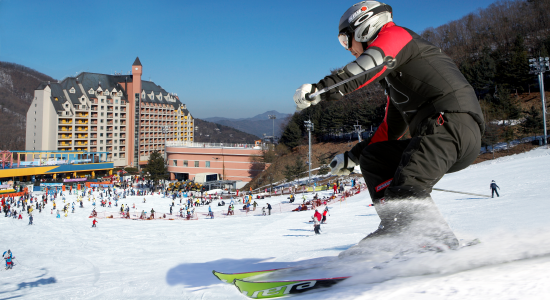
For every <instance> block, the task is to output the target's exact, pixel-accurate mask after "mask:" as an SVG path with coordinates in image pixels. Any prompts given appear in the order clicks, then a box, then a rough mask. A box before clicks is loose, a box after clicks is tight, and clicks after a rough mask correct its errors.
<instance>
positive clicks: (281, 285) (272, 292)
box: [234, 277, 349, 299]
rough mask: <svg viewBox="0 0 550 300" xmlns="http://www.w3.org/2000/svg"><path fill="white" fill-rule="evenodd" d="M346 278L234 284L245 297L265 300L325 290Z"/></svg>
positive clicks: (239, 280) (242, 281)
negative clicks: (266, 299) (320, 289)
mask: <svg viewBox="0 0 550 300" xmlns="http://www.w3.org/2000/svg"><path fill="white" fill-rule="evenodd" d="M347 278H349V277H335V278H323V279H308V280H289V281H263V282H258V281H256V282H253V281H245V280H242V279H235V282H234V284H235V286H237V288H238V289H239V291H240V292H241V293H242V294H243V295H245V296H248V297H250V298H254V299H265V298H277V297H283V296H287V295H292V294H298V293H303V292H308V291H311V290H314V289H319V288H327V287H330V286H332V285H334V284H336V283H338V282H340V281H342V280H345V279H347Z"/></svg>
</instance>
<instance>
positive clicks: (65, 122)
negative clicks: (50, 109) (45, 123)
mask: <svg viewBox="0 0 550 300" xmlns="http://www.w3.org/2000/svg"><path fill="white" fill-rule="evenodd" d="M59 124H73V120H71V119H59Z"/></svg>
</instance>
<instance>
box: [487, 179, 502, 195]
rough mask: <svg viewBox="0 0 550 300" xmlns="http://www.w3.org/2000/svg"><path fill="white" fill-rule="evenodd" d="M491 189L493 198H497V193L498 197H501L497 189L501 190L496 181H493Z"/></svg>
mask: <svg viewBox="0 0 550 300" xmlns="http://www.w3.org/2000/svg"><path fill="white" fill-rule="evenodd" d="M489 187H490V188H491V198H495V193H497V197H500V195H499V194H498V191H497V189H500V187H499V186H498V185H497V183H496V182H495V181H494V180H493V181H491V185H490V186H489Z"/></svg>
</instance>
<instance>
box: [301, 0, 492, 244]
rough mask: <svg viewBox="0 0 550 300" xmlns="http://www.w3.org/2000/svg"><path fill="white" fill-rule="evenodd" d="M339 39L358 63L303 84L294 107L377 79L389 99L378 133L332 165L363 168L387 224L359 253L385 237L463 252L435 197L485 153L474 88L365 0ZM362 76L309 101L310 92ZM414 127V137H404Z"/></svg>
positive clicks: (345, 21)
mask: <svg viewBox="0 0 550 300" xmlns="http://www.w3.org/2000/svg"><path fill="white" fill-rule="evenodd" d="M338 39H339V41H340V43H341V44H342V46H343V47H344V48H345V49H346V50H349V51H350V52H351V54H352V55H353V56H355V57H356V60H355V61H353V62H351V63H349V64H348V65H346V66H345V67H344V68H342V69H341V70H339V71H337V72H334V73H333V74H331V75H329V76H327V77H325V78H324V79H322V80H321V81H319V82H318V83H317V84H313V85H312V84H304V85H302V86H301V87H300V88H298V89H297V90H296V93H295V95H294V102H295V103H296V105H297V107H298V109H305V108H307V107H309V106H311V105H315V104H317V103H319V102H320V101H331V100H340V99H341V98H342V97H343V95H345V94H349V93H351V92H353V91H355V90H357V89H360V88H362V87H364V86H366V85H369V84H372V83H375V82H379V83H380V84H381V85H382V87H383V88H384V89H385V91H386V93H387V95H388V97H387V105H386V112H385V117H384V120H383V122H382V124H380V126H379V127H378V129H377V131H376V132H375V134H374V135H373V136H372V137H370V138H368V139H366V140H364V141H362V142H361V143H358V144H356V145H355V146H354V147H353V148H352V149H351V150H350V151H346V152H345V153H342V154H338V155H337V156H336V157H335V158H334V159H333V160H332V161H331V163H330V167H331V173H332V174H333V175H347V174H349V173H350V171H351V170H352V169H353V167H355V166H356V165H359V166H360V167H361V172H362V174H363V177H364V179H365V182H366V184H367V187H368V189H369V193H370V195H371V199H373V202H374V204H375V208H376V211H377V213H378V215H379V217H380V219H381V223H380V226H379V227H378V229H377V230H376V231H374V232H373V233H371V234H369V235H368V236H367V237H365V238H364V239H363V240H362V241H361V242H360V246H357V247H355V248H356V249H357V248H358V247H361V246H362V245H365V244H369V243H370V242H373V240H377V239H378V238H382V237H400V239H399V240H400V241H401V242H402V245H403V246H404V247H407V246H406V245H407V241H415V240H419V239H423V240H426V238H427V239H428V240H430V241H431V242H434V243H441V244H444V245H446V246H447V247H449V248H452V249H454V248H456V247H457V246H458V240H457V238H456V237H455V235H454V233H453V232H452V230H451V229H450V227H449V225H448V224H447V222H446V221H445V219H444V218H443V216H442V215H441V213H440V212H439V211H438V209H437V207H436V206H435V203H434V202H433V200H432V199H431V197H430V192H431V191H432V187H433V185H434V184H435V183H436V182H438V181H439V180H440V179H441V178H442V177H443V175H444V174H446V173H452V172H456V171H459V170H462V169H464V168H466V167H467V166H469V165H470V164H471V163H472V162H473V161H474V159H475V158H476V157H477V155H478V153H479V150H480V148H481V135H482V133H483V131H484V121H483V114H482V112H481V108H480V106H479V102H478V100H477V97H476V94H475V92H474V90H473V88H472V87H471V86H470V84H469V83H468V81H467V80H466V79H465V78H464V76H463V75H462V74H461V73H460V71H459V70H458V68H457V66H456V64H455V63H454V62H453V61H452V59H450V58H449V57H448V56H447V55H445V54H444V53H443V52H442V51H441V49H439V48H437V47H436V46H434V45H432V44H430V43H429V42H427V41H425V40H423V39H422V38H421V37H420V36H419V35H417V34H416V33H414V32H412V31H411V30H409V29H407V28H404V27H400V26H397V25H396V24H395V23H393V13H392V9H391V7H390V6H389V5H386V4H384V3H381V2H378V1H363V2H360V3H357V4H355V5H353V6H352V7H350V8H349V9H348V10H347V11H346V12H345V13H344V15H343V16H342V18H341V19H340V24H339V35H338ZM376 66H378V68H376V69H374V70H373V71H370V72H369V71H368V70H370V69H373V68H374V67H376ZM365 71H366V72H365ZM363 72H364V73H365V74H364V75H362V76H359V77H358V78H356V79H354V80H351V81H349V82H347V83H344V84H342V85H340V86H338V87H336V88H333V89H331V90H328V91H327V92H326V93H324V94H321V95H318V96H316V97H314V98H313V99H311V100H310V99H309V94H310V93H314V92H316V91H318V90H321V89H324V88H326V87H329V86H331V85H334V84H336V83H339V82H341V81H343V80H345V79H348V78H350V77H352V76H355V75H359V74H360V73H363ZM306 96H307V97H306ZM407 127H408V128H409V133H410V135H411V137H412V138H411V139H401V137H402V136H403V134H404V133H405V131H406V129H407ZM428 220H429V221H428ZM411 244H418V243H411ZM359 252H360V251H359ZM349 253H356V251H355V250H352V251H350V252H349Z"/></svg>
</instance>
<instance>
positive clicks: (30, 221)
mask: <svg viewBox="0 0 550 300" xmlns="http://www.w3.org/2000/svg"><path fill="white" fill-rule="evenodd" d="M33 219H34V218H33V217H32V214H30V215H29V225H32V220H33Z"/></svg>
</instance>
